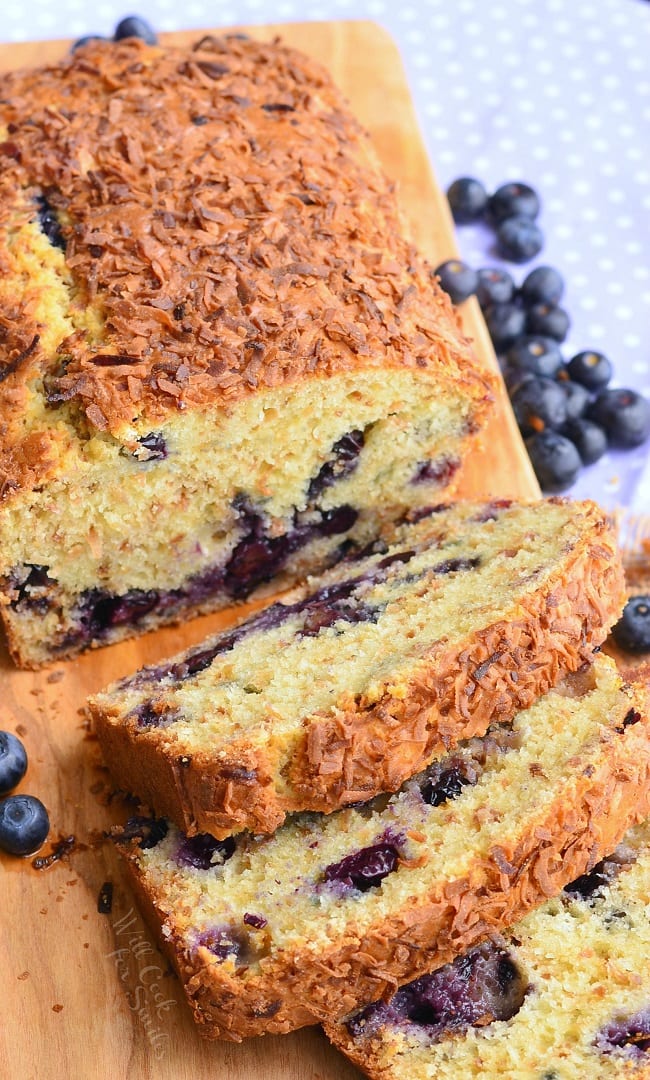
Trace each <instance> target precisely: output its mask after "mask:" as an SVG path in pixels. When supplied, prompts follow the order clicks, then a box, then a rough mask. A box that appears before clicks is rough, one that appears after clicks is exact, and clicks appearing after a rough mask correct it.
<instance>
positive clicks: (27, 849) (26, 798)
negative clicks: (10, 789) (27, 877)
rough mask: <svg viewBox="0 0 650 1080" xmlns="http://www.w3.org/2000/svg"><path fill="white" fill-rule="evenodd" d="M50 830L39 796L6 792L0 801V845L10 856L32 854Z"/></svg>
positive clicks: (45, 811)
mask: <svg viewBox="0 0 650 1080" xmlns="http://www.w3.org/2000/svg"><path fill="white" fill-rule="evenodd" d="M49 831H50V819H49V818H48V816H47V810H46V809H45V807H44V806H43V803H42V802H41V801H40V799H36V798H35V797H34V796H33V795H10V796H9V798H8V799H5V800H4V801H3V802H1V803H0V848H2V849H3V850H4V851H8V852H9V853H10V854H11V855H33V853H34V852H35V851H38V849H39V847H40V846H41V844H42V843H43V842H44V840H45V838H46V837H47V834H48V832H49Z"/></svg>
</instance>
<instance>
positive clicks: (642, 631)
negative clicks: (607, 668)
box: [612, 596, 650, 653]
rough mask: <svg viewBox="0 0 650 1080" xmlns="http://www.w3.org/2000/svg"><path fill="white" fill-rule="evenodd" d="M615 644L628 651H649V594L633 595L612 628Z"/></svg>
mask: <svg viewBox="0 0 650 1080" xmlns="http://www.w3.org/2000/svg"><path fill="white" fill-rule="evenodd" d="M612 637H613V638H614V641H615V642H616V644H617V645H620V647H621V648H622V649H627V651H628V652H633V653H642V652H650V596H633V597H632V598H631V599H630V600H628V602H627V604H626V605H625V607H624V608H623V614H622V615H621V617H620V619H619V621H618V622H617V623H616V625H615V626H614V627H613V628H612Z"/></svg>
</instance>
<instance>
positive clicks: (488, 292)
mask: <svg viewBox="0 0 650 1080" xmlns="http://www.w3.org/2000/svg"><path fill="white" fill-rule="evenodd" d="M477 273H478V288H477V290H476V299H477V300H478V302H479V304H480V305H481V307H482V308H488V307H490V305H491V304H507V303H508V302H509V301H510V300H512V298H513V296H514V295H515V283H514V281H513V280H512V277H511V276H510V274H509V273H508V271H507V270H499V268H498V267H497V266H486V267H484V268H483V269H482V270H478V271H477Z"/></svg>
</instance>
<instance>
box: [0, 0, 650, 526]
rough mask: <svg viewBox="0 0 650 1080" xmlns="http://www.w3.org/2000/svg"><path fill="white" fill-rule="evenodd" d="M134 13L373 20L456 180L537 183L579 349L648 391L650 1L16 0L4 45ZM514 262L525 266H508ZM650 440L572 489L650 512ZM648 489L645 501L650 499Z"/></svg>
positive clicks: (217, 21) (475, 231)
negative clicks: (601, 355)
mask: <svg viewBox="0 0 650 1080" xmlns="http://www.w3.org/2000/svg"><path fill="white" fill-rule="evenodd" d="M134 11H136V12H137V13H138V14H141V15H143V16H144V17H145V18H147V19H148V20H149V21H150V22H151V23H152V25H153V26H154V27H155V29H157V30H174V29H180V28H191V27H194V26H195V27H205V26H220V25H222V26H227V25H232V24H235V23H239V24H243V23H264V22H282V21H299V20H303V21H304V20H312V19H341V18H350V19H354V18H369V19H375V20H377V21H378V22H381V23H382V24H383V25H384V26H386V28H387V29H388V30H389V31H390V32H391V33H392V35H393V37H394V38H395V40H396V41H397V43H398V45H399V47H400V49H401V52H402V55H403V58H404V63H405V66H406V70H407V74H408V76H409V80H410V83H411V87H412V90H413V95H414V98H415V104H416V108H417V111H418V114H419V117H420V121H421V125H422V130H423V133H424V137H425V141H426V144H427V147H428V149H429V152H430V155H431V158H432V160H433V163H434V167H435V170H436V173H437V176H438V179H439V181H440V182H441V184H442V185H443V187H445V188H446V187H447V186H448V185H449V183H450V182H451V181H452V180H453V179H454V178H455V177H456V176H462V175H465V176H466V175H474V176H477V177H478V178H480V179H482V180H483V181H484V183H485V184H486V185H487V186H488V188H491V189H493V188H494V187H496V186H498V185H499V184H500V183H502V182H504V181H506V180H526V181H528V182H529V183H531V184H532V185H533V186H535V187H536V188H537V189H538V190H539V192H540V194H541V197H542V200H543V207H542V213H541V218H540V224H541V225H542V227H543V229H544V231H545V234H546V237H547V240H546V245H545V248H544V250H543V252H542V253H541V254H540V256H539V257H538V258H537V259H536V260H535V261H534V262H533V263H529V264H527V265H526V266H525V267H515V268H514V271H513V272H514V276H515V280H517V281H520V280H521V279H522V278H523V277H524V275H525V274H526V273H527V272H528V270H530V269H531V268H532V267H533V266H534V265H536V264H540V263H550V264H551V265H553V266H556V267H557V268H558V269H559V270H560V271H561V272H562V273H563V274H564V276H565V278H566V280H567V294H566V297H565V301H564V303H565V305H566V307H567V308H568V310H569V312H570V313H571V316H572V328H571V331H570V338H569V339H568V340H567V342H566V343H565V345H564V346H563V351H564V353H565V355H566V356H567V358H568V357H570V356H572V355H573V354H574V353H575V352H578V351H580V350H582V349H586V348H594V349H598V350H600V351H603V352H606V353H607V355H608V356H609V357H610V359H611V360H612V362H613V364H614V368H615V380H614V384H615V385H620V386H628V387H633V388H634V389H637V390H639V391H641V392H643V393H645V394H647V395H649V396H650V59H649V58H650V2H649V0H490V2H489V3H488V2H487V0H400V3H397V2H396V0H237V2H234V0H223V2H220V3H218V4H217V3H215V2H214V0H212V2H211V0H187V2H186V3H184V4H182V5H179V4H178V2H177V0H155V2H154V0H136V2H135V3H134V5H133V7H129V8H125V6H124V4H123V3H122V2H114V0H99V2H98V3H94V4H92V5H91V4H89V3H88V2H87V0H31V3H30V4H19V3H18V0H8V4H6V5H4V10H3V15H2V20H1V21H0V36H2V38H4V40H5V41H22V40H26V39H34V38H49V37H66V36H75V37H78V36H81V35H82V34H87V33H93V32H94V33H104V34H110V33H111V32H112V30H113V27H114V25H115V23H116V22H117V21H118V20H119V19H120V18H122V17H123V16H124V15H125V14H130V13H133V12H134ZM458 242H459V245H460V249H461V253H462V254H463V256H464V257H465V258H466V259H467V261H468V262H470V263H472V264H473V265H475V266H476V267H479V266H486V265H505V264H502V263H499V260H498V259H496V258H495V255H494V251H493V234H492V233H491V231H490V230H489V229H487V228H485V227H483V226H465V227H462V228H459V230H458ZM508 269H511V271H512V267H508ZM648 456H649V447H648V444H646V445H645V446H643V447H640V448H638V449H636V450H633V451H630V452H625V453H624V452H614V451H612V452H610V453H608V454H607V455H606V456H605V457H604V458H603V459H601V461H600V462H598V463H597V464H596V465H592V466H591V467H590V468H588V469H585V470H584V471H583V472H582V473H581V475H580V478H579V479H578V481H577V483H576V484H575V485H574V487H573V489H572V490H571V494H572V495H575V496H576V497H592V498H596V499H598V500H600V501H601V502H602V503H604V504H605V505H607V506H615V505H617V504H618V505H621V504H622V505H626V506H631V505H634V507H635V509H636V510H638V511H646V512H648V513H650V503H648V505H640V503H639V500H641V502H647V501H648V500H647V491H648V486H647V481H646V484H645V485H644V484H643V483H642V481H641V476H642V473H643V472H644V466H646V467H647V468H646V470H645V471H646V475H647V473H648V471H650V465H648ZM642 492H645V493H646V494H642Z"/></svg>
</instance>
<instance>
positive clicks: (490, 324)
mask: <svg viewBox="0 0 650 1080" xmlns="http://www.w3.org/2000/svg"><path fill="white" fill-rule="evenodd" d="M484 315H485V324H486V326H487V328H488V333H489V335H490V337H491V339H492V344H493V345H494V348H495V351H496V352H498V353H501V352H505V350H506V349H508V348H509V347H510V346H511V345H512V344H513V342H515V341H516V340H517V338H518V337H521V335H522V334H523V332H524V329H525V326H526V312H525V311H524V310H523V308H521V307H519V305H518V304H516V303H514V302H512V301H511V302H510V303H508V304H492V305H491V307H489V308H487V310H486V311H485V312H484Z"/></svg>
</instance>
